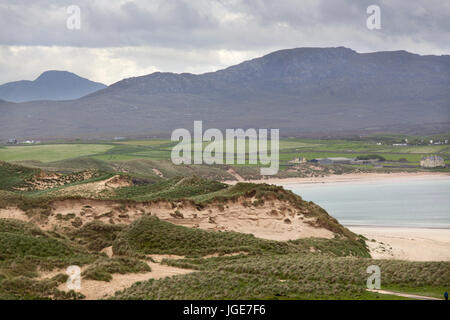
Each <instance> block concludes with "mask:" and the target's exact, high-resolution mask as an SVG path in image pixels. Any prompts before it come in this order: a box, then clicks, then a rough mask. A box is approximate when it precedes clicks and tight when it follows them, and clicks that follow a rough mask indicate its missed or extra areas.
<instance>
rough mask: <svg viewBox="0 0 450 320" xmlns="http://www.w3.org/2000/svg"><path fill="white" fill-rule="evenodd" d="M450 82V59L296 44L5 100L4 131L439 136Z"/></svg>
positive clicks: (447, 113)
mask: <svg viewBox="0 0 450 320" xmlns="http://www.w3.org/2000/svg"><path fill="white" fill-rule="evenodd" d="M449 88H450V56H449V55H444V56H432V55H428V56H421V55H417V54H413V53H409V52H406V51H382V52H375V53H358V52H356V51H354V50H352V49H348V48H344V47H337V48H294V49H285V50H279V51H275V52H272V53H269V54H267V55H265V56H262V57H258V58H255V59H252V60H248V61H244V62H242V63H240V64H237V65H234V66H230V67H228V68H226V69H222V70H218V71H215V72H208V73H203V74H198V75H196V74H190V73H180V74H175V73H168V72H155V73H152V74H149V75H145V76H140V77H133V78H127V79H123V80H121V81H118V82H116V83H114V84H112V85H110V86H108V87H106V88H104V89H101V90H99V91H96V92H94V93H91V94H89V95H86V96H84V97H81V98H80V99H77V100H73V101H62V102H54V101H46V102H42V101H35V102H28V103H21V104H17V105H16V108H15V109H16V110H14V112H13V111H11V108H10V107H8V106H7V105H6V104H5V103H0V108H2V109H5V110H8V112H9V114H8V115H9V117H3V118H2V119H0V124H2V125H4V126H5V129H4V130H2V129H0V137H5V135H6V133H7V134H8V135H10V134H12V133H13V132H16V135H20V134H21V135H25V136H26V137H30V136H31V137H35V136H39V137H40V138H48V137H52V138H54V137H56V136H57V137H58V138H71V137H82V138H83V137H88V138H92V137H96V138H101V137H111V136H116V135H120V136H149V135H152V136H153V135H160V136H167V135H168V134H170V132H171V131H173V130H174V129H176V128H191V127H192V125H193V121H194V120H203V122H204V126H205V128H206V127H214V128H219V129H224V128H249V127H253V128H279V129H280V134H281V135H321V136H324V135H335V134H343V133H350V132H351V133H356V134H362V133H368V132H386V131H389V132H399V133H415V132H419V133H429V132H433V131H436V130H439V131H440V132H442V131H448V130H450V90H449ZM4 114H5V113H4ZM47 114H48V115H47ZM24 115H26V117H27V118H26V119H24ZM50 115H51V116H50ZM6 118H8V120H7V121H6ZM3 119H4V121H2V120H3ZM13 124H14V125H13ZM25 124H26V125H25ZM19 127H22V128H23V130H22V131H20V132H19V130H18V129H17V128H19ZM2 128H3V126H2ZM6 128H8V129H6ZM55 132H56V134H55ZM5 138H6V137H5Z"/></svg>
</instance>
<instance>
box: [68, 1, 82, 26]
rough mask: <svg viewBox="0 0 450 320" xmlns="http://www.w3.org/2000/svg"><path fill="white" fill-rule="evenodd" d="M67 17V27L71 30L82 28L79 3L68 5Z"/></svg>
mask: <svg viewBox="0 0 450 320" xmlns="http://www.w3.org/2000/svg"><path fill="white" fill-rule="evenodd" d="M66 12H67V14H68V15H69V17H67V20H66V27H67V29H69V30H80V29H81V9H80V7H79V6H77V5H71V6H68V7H67V9H66Z"/></svg>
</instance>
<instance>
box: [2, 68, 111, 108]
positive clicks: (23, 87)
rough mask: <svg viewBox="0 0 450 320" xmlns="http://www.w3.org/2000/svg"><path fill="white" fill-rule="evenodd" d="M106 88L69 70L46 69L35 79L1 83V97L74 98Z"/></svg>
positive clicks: (17, 100)
mask: <svg viewBox="0 0 450 320" xmlns="http://www.w3.org/2000/svg"><path fill="white" fill-rule="evenodd" d="M103 88H106V85H104V84H103V83H98V82H93V81H90V80H88V79H85V78H82V77H80V76H77V75H76V74H74V73H71V72H67V71H56V70H50V71H45V72H44V73H42V74H41V75H40V76H39V77H37V78H36V80H34V81H29V80H21V81H14V82H8V83H5V84H3V85H0V99H2V100H7V101H11V102H26V101H33V100H73V99H78V98H81V97H82V96H85V95H87V94H89V93H92V92H95V91H97V90H100V89H103Z"/></svg>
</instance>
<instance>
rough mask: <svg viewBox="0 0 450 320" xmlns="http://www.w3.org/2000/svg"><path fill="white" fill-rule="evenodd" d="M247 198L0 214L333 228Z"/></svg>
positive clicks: (3, 213) (233, 227) (286, 229)
mask: <svg viewBox="0 0 450 320" xmlns="http://www.w3.org/2000/svg"><path fill="white" fill-rule="evenodd" d="M253 201H256V199H251V198H245V199H244V198H242V199H238V200H237V201H228V202H224V203H220V204H207V205H205V206H204V207H198V206H195V205H193V204H191V203H190V202H174V203H172V202H166V201H160V202H149V203H128V204H121V203H117V202H114V201H101V200H82V199H81V200H78V199H77V200H63V201H56V202H54V203H53V204H52V205H51V207H52V209H51V213H50V215H49V216H48V218H45V219H44V220H42V217H40V218H39V219H40V220H37V218H33V217H31V218H29V217H28V216H27V215H26V214H25V213H24V212H22V211H21V210H20V209H18V208H7V209H0V218H2V217H5V218H16V219H20V220H24V221H32V222H34V223H36V224H37V225H38V226H40V227H41V228H42V229H44V230H60V229H64V228H66V227H71V226H72V225H71V224H72V222H73V221H74V219H75V218H79V219H80V220H81V221H82V222H83V224H85V223H87V222H91V221H95V220H97V221H102V222H104V223H124V224H128V223H131V222H132V221H134V220H136V219H138V218H140V217H142V216H143V215H151V216H157V217H158V218H159V219H161V220H165V221H168V222H171V223H174V224H177V225H182V226H186V227H193V228H201V229H205V230H221V231H236V232H241V233H250V234H253V235H255V236H256V237H259V238H263V239H270V240H280V241H281V240H293V239H299V238H307V237H321V238H333V237H334V233H333V232H331V231H329V230H327V229H325V228H318V227H314V226H312V224H314V222H315V220H316V218H314V217H310V216H308V212H307V210H308V209H307V208H304V209H297V208H293V207H292V206H290V204H289V203H288V202H284V201H280V200H267V201H265V202H264V203H263V204H259V205H257V206H255V205H252V204H251V203H252V202H253ZM65 217H67V219H66V218H65ZM69 217H70V218H69Z"/></svg>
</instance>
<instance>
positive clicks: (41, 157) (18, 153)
mask: <svg viewBox="0 0 450 320" xmlns="http://www.w3.org/2000/svg"><path fill="white" fill-rule="evenodd" d="M111 148H112V146H110V145H106V144H87V143H86V144H43V145H32V146H6V147H2V148H0V160H1V161H9V162H12V161H23V160H37V161H42V162H50V161H58V160H64V159H70V158H76V157H83V156H89V155H95V154H101V153H105V152H107V151H108V150H109V149H111Z"/></svg>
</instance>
